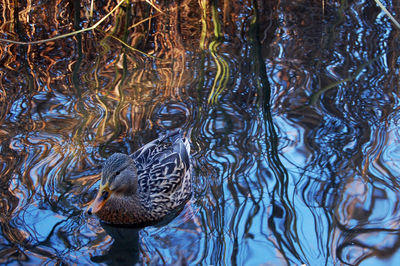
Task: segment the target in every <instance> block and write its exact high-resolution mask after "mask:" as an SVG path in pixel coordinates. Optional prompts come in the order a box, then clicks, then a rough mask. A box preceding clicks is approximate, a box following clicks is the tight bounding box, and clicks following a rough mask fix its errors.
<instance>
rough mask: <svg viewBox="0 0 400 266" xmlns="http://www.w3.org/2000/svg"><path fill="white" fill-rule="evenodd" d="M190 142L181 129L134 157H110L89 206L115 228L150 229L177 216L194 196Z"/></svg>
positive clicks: (145, 146)
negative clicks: (133, 227)
mask: <svg viewBox="0 0 400 266" xmlns="http://www.w3.org/2000/svg"><path fill="white" fill-rule="evenodd" d="M191 172H192V165H191V161H190V143H189V140H188V139H187V138H185V137H183V136H182V132H181V130H175V131H172V132H170V133H169V134H165V135H163V136H161V137H159V138H157V139H155V140H153V141H151V142H149V143H147V144H146V145H144V146H143V147H142V148H140V149H138V150H137V151H136V152H134V153H132V154H131V155H127V154H123V153H114V154H113V155H111V156H110V157H108V158H107V159H106V161H105V162H104V164H103V167H102V170H101V181H100V184H99V190H98V192H97V196H96V198H95V199H94V200H93V201H92V202H91V203H90V205H89V206H88V208H87V213H88V214H89V215H93V214H94V215H96V216H97V217H98V218H99V219H100V220H101V221H102V222H104V223H107V224H111V225H133V226H135V225H148V224H153V223H157V222H158V221H161V220H162V219H163V218H164V217H167V216H169V215H170V213H174V212H176V211H177V210H179V209H182V208H183V206H184V205H185V204H186V203H187V201H188V200H189V199H190V197H191V194H192V176H191Z"/></svg>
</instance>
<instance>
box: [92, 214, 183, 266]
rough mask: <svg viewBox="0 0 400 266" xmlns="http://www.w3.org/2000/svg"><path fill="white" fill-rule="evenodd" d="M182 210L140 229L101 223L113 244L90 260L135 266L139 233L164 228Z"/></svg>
mask: <svg viewBox="0 0 400 266" xmlns="http://www.w3.org/2000/svg"><path fill="white" fill-rule="evenodd" d="M182 210H183V208H181V209H177V210H175V211H173V212H172V213H170V214H168V215H166V216H165V217H164V218H163V219H161V220H160V221H159V222H158V223H156V224H154V223H152V224H142V227H131V226H126V225H125V226H121V225H112V224H107V223H104V222H101V226H102V227H103V229H104V231H106V233H107V234H108V235H110V236H111V237H112V238H113V240H114V242H113V243H112V244H111V247H110V249H109V250H108V251H107V253H105V254H103V255H100V256H93V257H92V258H91V260H92V261H93V262H95V263H106V264H107V265H135V264H136V263H139V258H140V256H139V254H140V245H139V231H140V230H141V229H143V227H145V226H148V225H152V226H156V227H162V226H165V225H167V224H168V223H170V222H171V221H172V220H173V219H175V218H176V216H178V215H179V214H180V213H181V211H182ZM158 259H159V257H158V256H156V257H154V258H150V264H152V262H153V261H158ZM178 261H179V262H180V263H182V265H183V264H185V260H184V258H181V257H180V258H179V259H178Z"/></svg>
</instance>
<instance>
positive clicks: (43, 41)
mask: <svg viewBox="0 0 400 266" xmlns="http://www.w3.org/2000/svg"><path fill="white" fill-rule="evenodd" d="M124 1H125V0H121V1H120V2H119V3H118V4H117V5H116V6H115V7H114V8H113V9H112V10H111V11H110V12H109V13H108V14H107V15H105V16H104V17H103V18H102V19H100V20H99V21H98V22H97V23H96V24H94V25H93V26H91V27H89V28H86V29H81V30H78V31H74V32H70V33H66V34H63V35H60V36H56V37H53V38H50V39H44V40H39V41H32V42H20V41H13V40H7V39H3V38H0V41H1V42H8V43H14V44H22V45H30V44H39V43H45V42H51V41H55V40H58V39H62V38H65V37H69V36H73V35H76V34H79V33H82V32H86V31H90V30H94V29H95V28H97V26H99V25H100V24H101V23H102V22H103V21H104V20H106V19H107V18H108V17H109V16H110V15H111V14H112V13H113V12H115V10H117V8H118V7H119V6H120V5H122V3H123V2H124Z"/></svg>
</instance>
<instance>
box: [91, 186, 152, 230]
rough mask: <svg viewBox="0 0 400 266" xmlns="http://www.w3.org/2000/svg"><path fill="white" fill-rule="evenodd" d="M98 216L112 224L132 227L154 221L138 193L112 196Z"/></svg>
mask: <svg viewBox="0 0 400 266" xmlns="http://www.w3.org/2000/svg"><path fill="white" fill-rule="evenodd" d="M97 216H98V217H99V218H100V219H102V220H103V221H105V222H107V223H111V224H131V225H132V224H140V223H145V222H146V221H149V220H152V219H154V217H152V215H151V213H150V212H149V211H148V210H147V208H146V207H145V206H144V205H143V204H142V202H141V200H140V198H139V197H138V195H137V194H136V193H135V194H129V195H126V194H118V195H112V196H111V198H110V199H109V200H108V201H107V202H106V204H105V205H104V206H103V208H101V210H100V211H99V212H98V213H97Z"/></svg>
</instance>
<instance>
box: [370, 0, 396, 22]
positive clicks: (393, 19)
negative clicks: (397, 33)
mask: <svg viewBox="0 0 400 266" xmlns="http://www.w3.org/2000/svg"><path fill="white" fill-rule="evenodd" d="M375 2H376V3H377V4H378V6H379V7H380V8H381V9H382V10H383V12H385V14H386V15H387V16H388V17H389V18H390V20H391V21H392V22H393V23H394V25H396V27H397V28H398V29H400V23H399V22H397V20H396V19H395V18H394V17H393V16H392V14H390V13H389V11H388V10H387V9H386V7H384V6H383V5H382V3H381V1H379V0H375Z"/></svg>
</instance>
